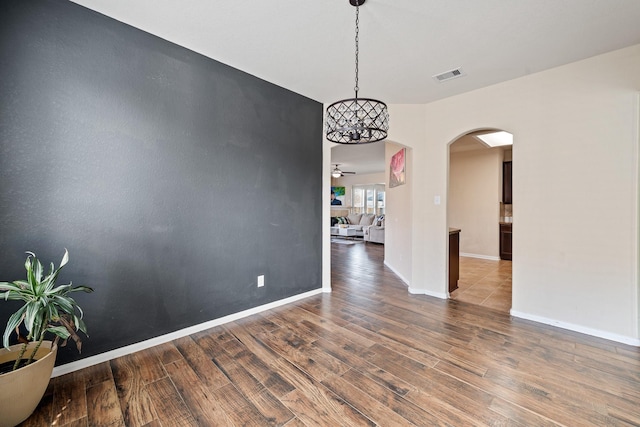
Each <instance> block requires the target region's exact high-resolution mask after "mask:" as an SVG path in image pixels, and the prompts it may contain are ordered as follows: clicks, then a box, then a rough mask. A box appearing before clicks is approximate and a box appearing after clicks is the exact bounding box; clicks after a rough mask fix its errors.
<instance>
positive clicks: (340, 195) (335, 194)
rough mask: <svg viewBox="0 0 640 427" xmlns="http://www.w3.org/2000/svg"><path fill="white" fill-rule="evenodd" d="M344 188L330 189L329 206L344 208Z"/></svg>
mask: <svg viewBox="0 0 640 427" xmlns="http://www.w3.org/2000/svg"><path fill="white" fill-rule="evenodd" d="M345 194H346V192H345V187H331V205H332V206H344V205H346V203H345V200H344V198H345Z"/></svg>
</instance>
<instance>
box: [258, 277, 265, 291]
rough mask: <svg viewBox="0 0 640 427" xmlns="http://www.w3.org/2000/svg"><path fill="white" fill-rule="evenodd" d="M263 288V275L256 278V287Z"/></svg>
mask: <svg viewBox="0 0 640 427" xmlns="http://www.w3.org/2000/svg"><path fill="white" fill-rule="evenodd" d="M263 286H264V274H261V275H260V276H258V287H259V288H261V287H263Z"/></svg>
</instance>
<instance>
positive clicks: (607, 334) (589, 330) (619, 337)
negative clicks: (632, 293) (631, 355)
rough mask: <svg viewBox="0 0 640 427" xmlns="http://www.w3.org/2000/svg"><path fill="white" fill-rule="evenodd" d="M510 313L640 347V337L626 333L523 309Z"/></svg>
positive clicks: (514, 315)
mask: <svg viewBox="0 0 640 427" xmlns="http://www.w3.org/2000/svg"><path fill="white" fill-rule="evenodd" d="M510 314H511V315H512V316H513V317H518V318H520V319H526V320H532V321H534V322H539V323H544V324H545V325H551V326H555V327H558V328H562V329H567V330H569V331H574V332H580V333H581V334H585V335H591V336H593V337H598V338H604V339H607V340H611V341H615V342H619V343H622V344H628V345H633V346H636V347H640V339H637V338H633V337H627V336H625V335H618V334H612V333H611V332H606V331H601V330H599V329H593V328H587V327H585V326H580V325H576V324H573V323H567V322H561V321H559V320H554V319H549V318H546V317H542V316H537V315H535V314H529V313H523V312H521V311H517V310H514V309H511V311H510Z"/></svg>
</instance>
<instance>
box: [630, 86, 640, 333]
mask: <svg viewBox="0 0 640 427" xmlns="http://www.w3.org/2000/svg"><path fill="white" fill-rule="evenodd" d="M635 104H636V105H635V110H636V111H635V115H636V117H635V119H636V122H635V135H636V141H635V146H634V150H635V165H634V166H635V179H634V180H633V186H634V190H633V196H634V197H635V200H634V203H633V216H632V217H633V218H634V223H633V224H632V227H635V236H634V239H633V245H632V250H633V257H632V259H633V260H634V262H635V266H634V268H633V270H632V271H631V283H633V284H635V287H634V288H633V290H632V294H633V296H634V298H633V300H634V301H633V315H634V317H635V319H636V321H635V324H634V325H633V333H634V335H635V336H636V337H640V282H639V281H638V276H639V274H640V272H639V271H638V269H639V268H640V265H639V262H638V244H639V241H640V236H639V234H640V216H639V213H640V206H639V205H638V203H639V202H640V200H639V194H638V191H640V188H638V187H639V184H640V175H639V174H640V157H639V156H640V92H636V99H635Z"/></svg>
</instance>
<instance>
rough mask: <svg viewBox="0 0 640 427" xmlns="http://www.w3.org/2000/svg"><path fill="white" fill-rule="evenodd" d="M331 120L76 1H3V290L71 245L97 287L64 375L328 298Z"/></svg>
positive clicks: (80, 278)
mask: <svg viewBox="0 0 640 427" xmlns="http://www.w3.org/2000/svg"><path fill="white" fill-rule="evenodd" d="M238 31H241V29H239V30H238ZM293 62H295V58H292V63H293ZM283 66H286V64H283ZM322 113H323V112H322V105H321V104H320V103H318V102H316V101H313V100H310V99H308V98H305V97H303V96H300V95H298V94H295V93H292V92H290V91H288V90H285V89H283V88H280V87H278V86H275V85H273V84H271V83H268V82H266V81H263V80H260V79H258V78H256V77H254V76H251V75H249V74H246V73H243V72H241V71H238V70H236V69H233V68H231V67H229V66H226V65H224V64H221V63H219V62H216V61H214V60H211V59H209V58H206V57H204V56H202V55H199V54H196V53H194V52H192V51H189V50H187V49H185V48H183V47H180V46H177V45H175V44H172V43H169V42H167V41H165V40H162V39H160V38H158V37H155V36H152V35H150V34H147V33H145V32H142V31H140V30H137V29H134V28H132V27H130V26H127V25H125V24H122V23H120V22H117V21H115V20H112V19H110V18H107V17H105V16H103V15H100V14H98V13H95V12H93V11H90V10H87V9H85V8H83V7H80V6H78V5H76V4H74V3H71V2H67V1H62V0H29V1H24V0H8V1H3V2H2V5H1V6H0V144H1V145H0V248H1V251H2V256H1V257H0V280H15V279H21V278H23V277H24V259H25V254H24V252H25V251H27V250H29V251H34V252H36V254H37V255H38V256H39V257H41V258H42V259H43V260H45V261H46V262H47V263H48V262H50V261H54V262H55V263H56V264H57V263H59V261H60V259H61V257H62V255H63V252H64V248H65V247H66V248H68V250H69V253H70V262H69V264H68V266H67V267H65V269H64V270H63V273H62V274H61V283H65V282H68V281H69V280H72V281H73V283H74V284H86V285H90V286H92V287H94V288H95V293H93V294H91V295H84V294H82V295H78V298H77V300H78V301H79V303H80V305H81V306H82V307H83V308H84V309H85V312H86V316H85V319H86V322H87V325H88V327H89V332H90V338H89V339H86V340H85V341H84V346H83V353H82V356H78V355H77V354H76V352H75V350H72V349H64V350H63V351H62V352H61V353H60V354H59V356H58V364H61V363H66V362H69V361H71V360H74V359H77V358H79V357H87V356H91V355H95V354H99V353H102V352H105V351H108V350H113V349H116V348H119V347H122V346H126V345H129V344H133V343H136V342H139V341H143V340H146V339H149V338H152V337H156V336H159V335H162V334H166V333H169V332H172V331H176V330H179V329H182V328H185V327H189V326H192V325H196V324H199V323H202V322H206V321H208V320H211V319H216V318H219V317H221V316H225V315H228V314H232V313H236V312H239V311H242V310H246V309H249V308H252V307H256V306H259V305H262V304H266V303H269V302H272V301H277V300H280V299H283V298H286V297H290V296H293V295H297V294H300V293H303V292H306V291H310V290H314V289H318V288H320V287H321V262H322V253H321V210H322V209H321V198H322V197H321V191H322V190H321V180H322V171H321V169H322ZM260 274H264V275H265V283H266V286H265V287H263V288H257V284H256V278H257V276H258V275H260ZM15 308H16V304H15V303H13V302H5V301H0V322H1V325H2V329H4V322H5V321H6V319H7V318H8V317H9V315H10V313H12V312H13V311H14V310H15Z"/></svg>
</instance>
